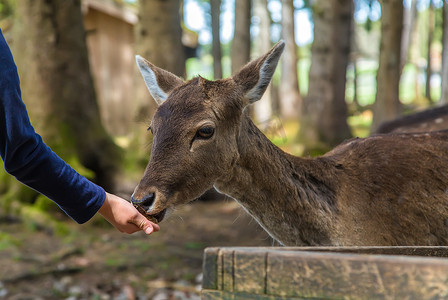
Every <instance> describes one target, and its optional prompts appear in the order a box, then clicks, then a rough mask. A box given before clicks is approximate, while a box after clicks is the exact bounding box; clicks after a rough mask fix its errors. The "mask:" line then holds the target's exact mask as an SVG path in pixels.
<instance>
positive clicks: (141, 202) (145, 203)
mask: <svg viewBox="0 0 448 300" xmlns="http://www.w3.org/2000/svg"><path fill="white" fill-rule="evenodd" d="M155 199H156V194H155V193H149V194H147V195H146V196H144V197H143V198H142V199H136V198H135V197H134V195H132V196H131V202H132V204H134V205H138V206H141V207H142V208H144V209H145V210H146V211H148V210H149V209H150V208H151V206H152V205H153V204H154V200H155Z"/></svg>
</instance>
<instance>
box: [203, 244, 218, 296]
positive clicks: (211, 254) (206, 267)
mask: <svg viewBox="0 0 448 300" xmlns="http://www.w3.org/2000/svg"><path fill="white" fill-rule="evenodd" d="M218 254H219V248H207V249H205V250H204V261H203V263H202V274H203V279H202V288H204V289H210V290H217V289H218Z"/></svg>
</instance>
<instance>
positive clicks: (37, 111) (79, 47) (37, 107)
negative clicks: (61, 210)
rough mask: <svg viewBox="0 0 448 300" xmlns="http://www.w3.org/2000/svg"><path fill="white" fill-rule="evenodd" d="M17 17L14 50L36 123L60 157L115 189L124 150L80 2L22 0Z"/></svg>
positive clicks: (39, 131)
mask: <svg viewBox="0 0 448 300" xmlns="http://www.w3.org/2000/svg"><path fill="white" fill-rule="evenodd" d="M16 16H17V20H16V22H15V26H14V31H15V33H14V34H15V38H14V45H13V53H14V56H15V58H16V62H17V65H18V69H19V74H20V76H21V83H22V96H23V100H24V102H25V103H26V105H27V107H28V109H29V111H28V112H29V115H30V119H31V122H32V124H33V126H34V127H35V128H36V131H37V132H38V133H39V134H41V135H42V136H43V138H44V141H45V143H46V144H48V145H49V146H50V147H51V148H52V149H53V150H54V151H55V152H56V153H57V154H58V155H59V156H61V157H62V158H63V159H65V160H66V161H68V162H69V163H70V164H74V163H75V162H76V161H77V160H79V162H80V163H81V164H82V165H83V166H84V167H87V168H88V169H90V170H92V171H94V172H95V178H94V179H95V181H96V182H97V183H99V184H100V185H102V186H103V187H105V188H106V189H109V190H110V189H112V188H113V184H114V178H113V177H114V176H115V173H116V171H117V170H118V168H119V163H120V154H121V153H120V151H119V149H118V147H117V146H116V145H115V144H114V143H113V142H112V139H111V138H110V137H109V136H108V134H107V133H106V131H105V129H104V128H103V126H102V124H101V121H100V114H99V108H98V105H97V101H96V96H95V90H94V86H93V81H92V77H91V74H90V68H89V61H88V56H87V46H86V41H85V32H84V27H83V20H82V15H81V6H80V1H76V0H23V1H19V2H17V13H16ZM75 167H76V166H75Z"/></svg>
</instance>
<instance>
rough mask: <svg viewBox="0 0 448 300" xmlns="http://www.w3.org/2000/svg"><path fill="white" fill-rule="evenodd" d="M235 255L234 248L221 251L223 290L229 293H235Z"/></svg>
mask: <svg viewBox="0 0 448 300" xmlns="http://www.w3.org/2000/svg"><path fill="white" fill-rule="evenodd" d="M233 254H234V250H233V249H232V248H222V249H221V250H220V251H219V257H220V258H221V265H222V290H224V291H229V292H233V284H234V281H233V279H234V269H233V265H234V264H233Z"/></svg>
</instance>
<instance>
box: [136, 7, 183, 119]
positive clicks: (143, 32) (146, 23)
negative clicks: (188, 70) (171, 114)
mask: <svg viewBox="0 0 448 300" xmlns="http://www.w3.org/2000/svg"><path fill="white" fill-rule="evenodd" d="M138 5H139V22H138V23H137V26H136V46H135V48H136V53H137V54H139V55H141V56H143V57H144V58H146V59H147V60H149V61H151V62H152V63H154V64H155V65H157V66H158V67H161V68H163V69H165V70H167V71H169V72H171V73H173V74H175V75H177V76H180V77H184V76H185V52H184V47H183V45H182V27H181V20H182V18H181V15H180V8H181V2H180V0H169V1H160V0H139V2H138ZM135 76H136V77H137V80H135V84H136V86H135V91H134V92H135V98H136V102H137V103H138V105H137V106H139V107H140V108H139V109H138V111H137V112H136V114H137V119H138V120H139V121H143V122H147V120H148V118H149V116H151V114H152V113H153V112H154V111H155V109H156V104H155V102H154V101H152V100H151V101H150V100H149V99H150V97H151V96H150V95H149V93H148V90H147V88H146V86H145V84H144V82H143V80H142V78H141V75H140V73H139V72H138V71H137V69H136V72H135Z"/></svg>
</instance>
